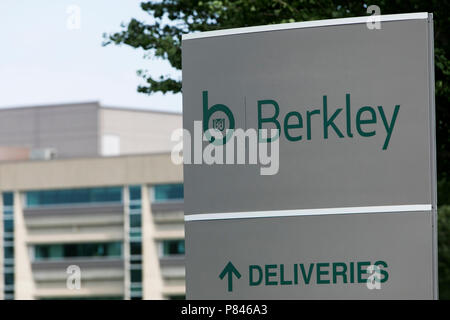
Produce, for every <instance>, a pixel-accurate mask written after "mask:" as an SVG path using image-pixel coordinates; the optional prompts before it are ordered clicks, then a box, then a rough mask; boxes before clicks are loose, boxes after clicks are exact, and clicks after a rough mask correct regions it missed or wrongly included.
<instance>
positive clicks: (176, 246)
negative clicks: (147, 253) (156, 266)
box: [161, 240, 185, 257]
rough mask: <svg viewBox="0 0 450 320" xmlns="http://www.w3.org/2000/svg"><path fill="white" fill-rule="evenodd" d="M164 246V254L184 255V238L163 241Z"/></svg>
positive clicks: (164, 255)
mask: <svg viewBox="0 0 450 320" xmlns="http://www.w3.org/2000/svg"><path fill="white" fill-rule="evenodd" d="M161 246H162V256H163V257H170V256H179V255H184V254H185V250H184V240H164V241H162V243H161Z"/></svg>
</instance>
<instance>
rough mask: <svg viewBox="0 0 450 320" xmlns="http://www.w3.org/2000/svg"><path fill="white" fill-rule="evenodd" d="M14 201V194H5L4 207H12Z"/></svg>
mask: <svg viewBox="0 0 450 320" xmlns="http://www.w3.org/2000/svg"><path fill="white" fill-rule="evenodd" d="M13 201H14V200H13V193H12V192H3V206H12V205H13Z"/></svg>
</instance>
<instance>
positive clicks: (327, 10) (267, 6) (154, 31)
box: [104, 0, 450, 179]
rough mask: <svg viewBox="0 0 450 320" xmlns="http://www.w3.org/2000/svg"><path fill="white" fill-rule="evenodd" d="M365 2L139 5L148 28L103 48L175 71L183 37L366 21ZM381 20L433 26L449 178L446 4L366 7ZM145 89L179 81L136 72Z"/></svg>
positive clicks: (167, 1) (120, 35)
mask: <svg viewBox="0 0 450 320" xmlns="http://www.w3.org/2000/svg"><path fill="white" fill-rule="evenodd" d="M368 4H369V3H366V2H365V1H359V0H338V1H331V0H292V1H289V0H222V1H219V0H210V1H208V0H205V1H195V0H161V1H158V2H154V1H145V2H142V3H141V8H142V10H144V11H145V12H147V13H148V14H149V15H150V16H152V17H154V22H153V23H149V24H146V23H144V22H141V21H138V20H136V19H131V21H129V22H128V24H126V25H123V29H122V30H121V31H119V32H116V33H113V34H109V35H107V34H105V35H104V38H105V41H104V45H108V44H111V43H114V44H118V45H119V44H125V45H128V46H131V47H133V48H142V49H143V50H144V51H145V52H146V56H150V57H157V58H162V59H166V60H168V61H169V62H170V64H171V66H172V67H174V68H175V69H178V70H180V69H181V36H182V34H184V33H192V32H199V31H211V30H218V29H227V28H236V27H247V26H255V25H266V24H275V23H285V22H294V21H306V20H317V19H329V18H343V17H351V16H363V15H367V12H366V11H367V9H366V8H367V5H368ZM370 5H378V6H379V7H380V9H381V13H382V14H394V13H405V12H421V11H426V12H432V13H433V14H434V21H435V26H434V27H435V65H436V72H435V76H436V110H437V153H438V172H439V178H441V179H443V178H446V177H449V178H450V141H449V137H450V109H449V108H450V88H449V78H450V61H449V50H450V42H449V39H450V37H449V36H450V35H449V27H448V24H449V15H448V13H449V12H450V2H449V1H442V0H431V1H429V0H411V1H392V0H380V1H376V0H374V1H370ZM138 74H139V75H140V76H142V77H143V79H144V80H145V82H146V85H141V86H139V87H138V89H137V90H138V91H139V92H142V93H146V94H151V93H154V92H158V91H160V92H162V93H166V92H173V93H178V92H181V80H179V79H173V78H170V77H164V76H161V77H160V78H158V79H155V78H152V77H151V76H149V75H148V73H147V71H145V70H139V71H138Z"/></svg>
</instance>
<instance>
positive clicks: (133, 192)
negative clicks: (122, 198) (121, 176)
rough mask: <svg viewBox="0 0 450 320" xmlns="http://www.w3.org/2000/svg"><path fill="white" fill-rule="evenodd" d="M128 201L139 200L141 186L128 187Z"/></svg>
mask: <svg viewBox="0 0 450 320" xmlns="http://www.w3.org/2000/svg"><path fill="white" fill-rule="evenodd" d="M129 190H130V200H141V186H130V187H129Z"/></svg>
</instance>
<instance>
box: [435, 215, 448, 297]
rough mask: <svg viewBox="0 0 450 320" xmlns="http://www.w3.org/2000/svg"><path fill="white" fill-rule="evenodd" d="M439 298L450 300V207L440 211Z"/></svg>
mask: <svg viewBox="0 0 450 320" xmlns="http://www.w3.org/2000/svg"><path fill="white" fill-rule="evenodd" d="M438 257H439V263H438V266H439V298H440V299H445V300H449V299H450V206H441V207H439V209H438Z"/></svg>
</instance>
